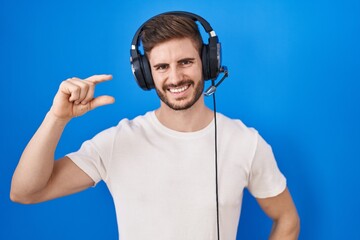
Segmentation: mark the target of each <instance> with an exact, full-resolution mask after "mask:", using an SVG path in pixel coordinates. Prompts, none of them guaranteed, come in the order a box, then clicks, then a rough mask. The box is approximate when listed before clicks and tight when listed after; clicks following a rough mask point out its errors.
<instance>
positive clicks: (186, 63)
mask: <svg viewBox="0 0 360 240" xmlns="http://www.w3.org/2000/svg"><path fill="white" fill-rule="evenodd" d="M179 63H180V65H182V66H184V67H186V66H189V65H191V64H193V63H194V60H193V59H183V60H181V61H180V62H179Z"/></svg>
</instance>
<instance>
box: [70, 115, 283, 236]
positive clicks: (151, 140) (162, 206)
mask: <svg viewBox="0 0 360 240" xmlns="http://www.w3.org/2000/svg"><path fill="white" fill-rule="evenodd" d="M217 125H218V126H217V127H218V150H217V152H218V186H219V204H220V233H221V239H226V240H232V239H234V240H235V239H236V233H237V228H238V222H239V217H240V211H241V203H242V197H243V189H244V188H245V187H247V188H248V189H249V191H250V192H251V194H252V195H253V196H254V197H257V198H266V197H272V196H276V195H278V194H280V193H281V192H282V191H284V190H285V187H286V179H285V178H284V176H283V175H282V174H281V172H280V171H279V169H278V167H277V164H276V161H275V159H274V156H273V153H272V150H271V147H270V146H269V145H268V144H267V143H266V142H265V141H264V140H263V139H262V138H261V136H260V135H259V134H258V132H257V131H256V130H254V129H253V128H248V127H246V126H245V125H244V124H243V123H242V122H241V121H240V120H232V119H230V118H228V117H225V116H224V115H222V114H220V113H218V114H217ZM214 136H215V133H214V121H212V122H211V124H209V125H208V126H207V127H205V128H204V129H202V130H200V131H196V132H177V131H174V130H171V129H169V128H167V127H165V126H164V125H162V124H161V123H160V122H159V120H158V119H157V117H156V115H155V112H153V111H152V112H148V113H146V114H145V115H144V116H139V117H137V118H135V119H133V120H128V119H123V120H122V121H120V122H119V124H118V125H117V126H115V127H112V128H109V129H107V130H105V131H102V132H100V133H99V134H97V135H96V136H95V137H94V138H93V139H91V140H89V141H86V142H84V143H83V145H82V146H81V148H80V150H79V151H77V152H75V153H71V154H69V155H68V156H69V157H70V158H71V159H72V160H73V161H74V162H75V164H77V165H78V166H79V167H80V168H81V169H82V170H83V171H85V172H86V173H87V174H88V175H89V176H90V177H91V178H92V179H93V180H94V181H95V183H98V182H99V181H100V180H103V181H105V183H106V184H107V186H108V188H109V191H110V193H111V194H112V197H113V199H114V204H115V208H116V215H117V221H118V228H119V237H120V239H121V240H139V239H149V240H169V239H171V240H194V239H196V240H212V239H216V197H215V196H216V195H215V160H214V159H215V156H214V155H215V154H214Z"/></svg>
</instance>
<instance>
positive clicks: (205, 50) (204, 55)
mask: <svg viewBox="0 0 360 240" xmlns="http://www.w3.org/2000/svg"><path fill="white" fill-rule="evenodd" d="M201 62H202V71H203V77H204V80H209V79H210V78H211V74H210V65H209V46H208V45H207V44H203V46H202V49H201Z"/></svg>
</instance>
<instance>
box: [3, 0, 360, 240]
mask: <svg viewBox="0 0 360 240" xmlns="http://www.w3.org/2000/svg"><path fill="white" fill-rule="evenodd" d="M169 10H186V11H192V12H195V13H197V14H199V15H202V16H203V17H204V18H205V19H207V20H208V21H209V22H210V23H211V24H212V26H213V28H214V29H215V30H216V32H217V34H218V35H219V37H220V41H221V42H222V45H223V63H224V64H225V65H227V66H228V67H229V69H230V77H229V78H228V79H227V80H226V81H225V82H224V83H223V84H222V85H221V87H220V88H219V90H218V92H217V102H218V103H217V104H218V110H219V111H220V112H223V113H225V114H227V115H228V116H230V117H236V118H241V119H242V120H243V121H244V122H245V123H246V124H247V125H248V126H253V127H255V128H257V129H258V130H259V131H260V133H261V134H262V135H263V136H264V138H265V139H266V140H267V141H268V142H269V143H270V144H271V145H272V146H273V149H274V151H275V154H276V156H277V159H278V164H279V166H280V168H281V169H282V171H283V172H284V174H285V175H286V176H287V179H288V185H289V187H290V190H291V192H292V195H293V198H294V201H295V203H296V205H297V208H298V211H299V214H300V217H301V221H302V230H301V237H300V239H327V240H328V239H360V232H359V226H358V225H359V223H358V220H357V219H358V216H359V214H360V209H359V203H358V197H359V191H360V186H359V180H358V175H359V174H358V172H359V171H358V169H359V167H360V157H359V149H360V140H359V137H360V127H359V125H360V110H359V109H360V106H359V103H360V94H359V90H360V89H359V88H360V83H359V80H360V71H359V70H360V47H359V42H360V37H359V35H360V14H359V12H360V2H359V1H346V0H342V1H340V0H338V1H316V0H315V1H306V0H305V1H297V2H296V3H295V1H265V0H264V1H253V0H244V1H235V0H232V1H231V0H222V1H213V0H211V1H210V0H208V1H160V0H152V1H138V2H135V1H134V2H130V1H127V2H123V1H110V0H103V1H89V0H87V1H85V0H83V1H74V0H72V1H69V0H63V1H56V2H55V1H53V3H50V1H19V0H15V1H5V0H1V2H0V33H1V37H0V78H1V88H2V94H1V95H0V99H1V100H0V107H1V116H2V117H1V119H2V125H1V135H0V140H1V146H0V148H1V149H0V150H1V154H2V157H1V160H0V161H1V165H0V239H37V240H39V239H116V238H117V228H116V220H115V213H114V208H113V203H112V199H111V197H110V196H109V193H108V191H107V189H106V187H105V185H104V184H100V185H99V186H98V187H96V188H93V189H89V190H87V191H84V192H82V193H80V194H76V195H72V196H68V197H64V198H61V199H57V200H53V201H50V202H47V203H43V204H39V205H31V206H23V205H19V204H16V203H12V202H10V200H9V197H8V195H9V189H10V181H11V176H12V173H13V170H14V168H15V166H16V164H17V162H18V159H19V157H20V155H21V152H22V150H23V148H24V147H25V145H26V143H27V142H28V140H29V139H30V137H31V136H32V135H33V133H34V131H35V130H36V129H37V127H38V125H39V124H40V123H41V121H42V118H43V116H44V115H45V114H46V112H47V111H48V109H49V107H50V106H51V102H52V98H53V96H54V94H55V92H56V91H57V88H58V85H59V83H60V82H61V81H62V80H63V79H66V78H68V77H73V76H78V77H81V78H84V77H87V76H89V75H92V74H99V73H111V74H113V76H114V79H113V81H111V82H109V83H104V84H102V85H100V86H99V88H98V89H97V93H98V94H102V93H107V94H110V95H113V96H114V97H115V98H116V103H115V104H114V105H112V106H106V107H103V108H99V109H97V110H95V111H93V112H91V113H89V114H87V115H86V116H84V117H81V118H78V119H75V120H73V121H72V122H71V123H70V124H69V125H68V127H67V128H66V131H65V133H64V135H63V137H62V139H61V142H60V144H59V148H58V151H57V152H56V155H57V157H60V156H62V155H64V154H65V153H67V152H70V151H73V150H76V149H77V148H78V147H79V145H80V143H81V142H82V141H84V140H85V139H88V138H90V137H92V136H93V135H94V134H95V133H97V132H98V131H100V130H102V129H104V128H107V127H109V126H112V125H114V124H116V123H117V121H118V120H119V119H121V118H123V117H128V118H132V117H134V116H136V115H138V114H142V113H144V112H145V111H148V110H150V109H153V108H156V107H157V106H158V99H157V96H156V94H155V93H154V91H152V92H143V91H141V90H140V88H138V86H137V85H136V83H135V81H134V80H133V76H132V73H131V71H130V66H129V62H128V61H129V45H130V41H131V39H132V36H133V34H134V32H135V31H136V29H137V28H138V26H139V25H140V24H142V23H143V22H144V21H145V20H147V19H148V18H149V17H151V16H153V15H155V14H158V13H161V12H164V11H169ZM208 103H209V106H210V107H211V106H212V105H211V101H208ZM269 229H270V221H269V220H268V219H267V217H266V216H265V215H264V214H263V213H262V212H261V210H260V209H259V207H258V206H257V203H256V202H255V201H254V199H253V198H252V197H250V195H249V194H248V193H247V192H246V194H245V197H244V205H243V211H242V216H241V223H240V226H239V236H243V237H242V238H241V239H265V238H266V236H267V234H268V232H269ZM238 239H240V237H239V238H238Z"/></svg>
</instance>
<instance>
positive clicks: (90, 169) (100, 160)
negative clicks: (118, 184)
mask: <svg viewBox="0 0 360 240" xmlns="http://www.w3.org/2000/svg"><path fill="white" fill-rule="evenodd" d="M115 134H116V128H115V127H113V128H109V129H107V130H105V131H102V132H100V133H99V134H97V135H96V136H95V137H93V138H92V139H90V140H87V141H85V142H84V143H83V144H82V145H81V147H80V149H79V150H78V151H76V152H73V153H69V154H67V157H69V158H70V159H71V160H72V161H73V162H74V163H75V164H76V165H77V166H78V167H79V168H80V169H82V170H83V171H84V172H85V173H86V174H87V175H88V176H89V177H90V178H91V179H92V180H93V181H94V182H95V184H97V183H98V182H100V181H101V180H106V179H107V166H108V165H109V162H110V160H111V156H112V152H113V144H114V138H115Z"/></svg>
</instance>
